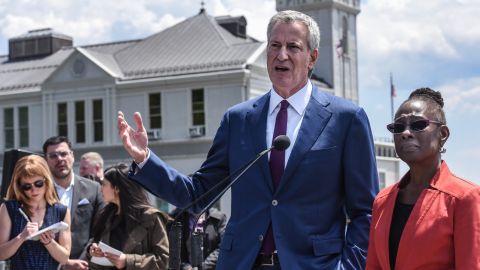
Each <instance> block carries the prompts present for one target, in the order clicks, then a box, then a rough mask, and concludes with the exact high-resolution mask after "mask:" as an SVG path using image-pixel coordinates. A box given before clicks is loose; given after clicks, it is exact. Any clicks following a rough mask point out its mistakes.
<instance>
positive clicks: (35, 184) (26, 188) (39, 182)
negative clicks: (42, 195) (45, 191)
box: [21, 179, 45, 191]
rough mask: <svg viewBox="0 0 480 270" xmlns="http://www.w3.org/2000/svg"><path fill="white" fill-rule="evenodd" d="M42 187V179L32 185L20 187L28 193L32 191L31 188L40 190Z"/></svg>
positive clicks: (43, 182) (43, 183)
mask: <svg viewBox="0 0 480 270" xmlns="http://www.w3.org/2000/svg"><path fill="white" fill-rule="evenodd" d="M43 185H45V180H44V179H40V180H37V181H35V182H33V184H30V183H28V184H22V185H21V187H22V189H23V190H24V191H28V190H30V189H32V187H33V186H35V187H36V188H41V187H43Z"/></svg>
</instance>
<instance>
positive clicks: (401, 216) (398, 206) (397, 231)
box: [388, 197, 415, 270]
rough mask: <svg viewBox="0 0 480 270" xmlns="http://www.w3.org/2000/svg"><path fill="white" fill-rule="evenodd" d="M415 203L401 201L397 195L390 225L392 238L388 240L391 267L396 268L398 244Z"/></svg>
mask: <svg viewBox="0 0 480 270" xmlns="http://www.w3.org/2000/svg"><path fill="white" fill-rule="evenodd" d="M414 206H415V205H414V204H404V203H401V202H400V201H399V199H398V197H397V201H396V203H395V208H394V210H393V216H392V225H391V226H390V238H389V242H388V245H389V246H388V247H389V253H390V268H391V269H392V270H394V269H395V261H396V260H397V252H398V245H399V243H400V237H401V236H402V232H403V228H405V224H406V223H407V220H408V217H409V216H410V213H411V212H412V209H413V207H414Z"/></svg>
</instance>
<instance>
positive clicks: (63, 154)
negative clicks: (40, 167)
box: [47, 151, 72, 159]
mask: <svg viewBox="0 0 480 270" xmlns="http://www.w3.org/2000/svg"><path fill="white" fill-rule="evenodd" d="M70 153H72V152H71V151H65V152H50V153H47V157H48V158H52V159H53V158H59V157H61V158H65V157H66V156H68V155H70Z"/></svg>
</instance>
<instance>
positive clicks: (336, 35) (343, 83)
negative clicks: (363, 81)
mask: <svg viewBox="0 0 480 270" xmlns="http://www.w3.org/2000/svg"><path fill="white" fill-rule="evenodd" d="M276 8H277V10H278V11H281V10H288V9H290V10H297V11H300V12H303V13H305V14H308V15H309V16H310V17H312V18H313V19H314V20H315V21H316V22H317V24H318V26H319V27H320V51H319V53H320V55H319V58H318V61H317V64H316V65H315V69H314V71H313V78H314V79H316V80H318V81H320V82H323V83H324V84H325V85H327V86H328V87H327V89H325V90H327V91H331V92H332V93H333V94H335V95H337V96H342V97H345V98H347V99H350V100H352V101H353V102H355V103H357V104H358V64H357V63H358V57H357V15H358V14H359V13H360V0H276ZM328 88H330V89H328Z"/></svg>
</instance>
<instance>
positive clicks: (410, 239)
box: [366, 161, 480, 270]
mask: <svg viewBox="0 0 480 270" xmlns="http://www.w3.org/2000/svg"><path fill="white" fill-rule="evenodd" d="M406 176H408V173H407V175H406ZM406 176H404V177H403V178H402V180H401V181H400V183H402V182H404V181H405V178H406ZM400 183H397V184H395V185H393V186H391V187H388V188H386V189H384V190H382V191H381V192H380V193H379V194H378V195H377V197H376V199H375V202H374V205H373V214H372V223H371V226H370V241H369V246H368V256H367V267H366V269H367V270H368V269H385V270H390V258H389V252H388V251H389V243H388V242H389V233H390V225H391V221H392V214H393V208H394V206H395V201H396V198H397V194H398V191H399V188H398V186H399V185H400ZM407 269H408V270H412V269H422V270H428V269H432V270H442V269H459V270H463V269H468V270H472V269H480V189H479V187H478V186H476V185H475V184H473V183H470V182H468V181H466V180H464V179H461V178H459V177H457V176H455V175H453V174H452V173H451V172H450V170H449V169H448V167H447V165H446V163H445V162H443V161H442V164H441V167H440V169H439V170H438V171H437V173H436V174H435V176H434V177H433V179H432V180H431V188H429V189H425V190H424V191H423V192H422V193H421V194H420V197H419V198H418V199H417V202H416V203H415V206H414V208H413V210H412V213H411V214H410V217H409V218H408V221H407V223H406V224H405V228H404V230H403V233H402V236H401V239H400V243H399V246H398V253H397V260H396V263H395V270H407Z"/></svg>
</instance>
